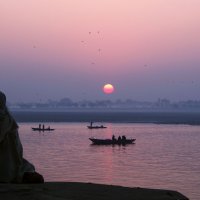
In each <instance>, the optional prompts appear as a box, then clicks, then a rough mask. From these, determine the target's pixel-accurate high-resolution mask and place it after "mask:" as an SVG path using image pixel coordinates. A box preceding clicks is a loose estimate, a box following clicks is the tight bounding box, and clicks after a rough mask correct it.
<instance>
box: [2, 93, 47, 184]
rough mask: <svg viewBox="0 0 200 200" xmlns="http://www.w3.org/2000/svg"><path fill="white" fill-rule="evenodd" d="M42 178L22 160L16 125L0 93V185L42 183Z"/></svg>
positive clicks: (30, 165)
mask: <svg viewBox="0 0 200 200" xmlns="http://www.w3.org/2000/svg"><path fill="white" fill-rule="evenodd" d="M43 182H44V179H43V176H42V175H40V174H39V173H37V172H36V171H35V167H34V166H33V164H31V163H30V162H28V161H27V160H26V159H24V158H23V147H22V144H21V141H20V138H19V134H18V125H17V123H16V122H15V120H14V118H13V117H12V116H11V114H10V113H9V111H8V109H7V106H6V96H5V94H4V93H3V92H1V91H0V183H43Z"/></svg>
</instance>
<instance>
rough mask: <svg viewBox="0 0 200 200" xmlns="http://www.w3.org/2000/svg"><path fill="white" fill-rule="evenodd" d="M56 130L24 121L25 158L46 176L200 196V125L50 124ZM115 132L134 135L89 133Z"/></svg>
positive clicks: (22, 133)
mask: <svg viewBox="0 0 200 200" xmlns="http://www.w3.org/2000/svg"><path fill="white" fill-rule="evenodd" d="M46 125H50V126H51V127H52V128H55V131H53V132H45V133H39V132H33V131H32V130H31V127H35V126H38V124H37V123H20V124H19V126H20V130H19V132H20V137H21V140H22V143H23V146H24V157H26V158H27V159H28V160H30V161H31V162H33V163H34V165H35V166H36V170H37V171H38V172H40V173H41V174H43V175H44V177H45V180H46V181H79V182H94V183H105V184H113V185H122V186H130V187H148V188H163V189H170V190H178V191H179V192H181V193H182V194H184V195H186V196H187V197H189V198H190V199H191V200H198V199H200V191H199V189H200V149H199V144H200V126H190V125H155V124H128V123H121V124H118V123H107V124H104V125H106V126H108V128H107V129H103V130H89V129H87V128H86V126H87V125H88V124H87V123H48V124H46ZM112 134H115V135H116V136H118V135H123V134H124V135H126V136H127V137H131V138H136V143H135V144H132V145H127V146H95V145H91V142H90V141H89V139H88V138H89V137H96V138H111V137H112Z"/></svg>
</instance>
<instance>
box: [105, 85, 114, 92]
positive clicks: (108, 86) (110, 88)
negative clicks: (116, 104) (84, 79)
mask: <svg viewBox="0 0 200 200" xmlns="http://www.w3.org/2000/svg"><path fill="white" fill-rule="evenodd" d="M103 92H104V93H105V94H112V93H113V92H114V87H113V85H111V84H106V85H104V86H103Z"/></svg>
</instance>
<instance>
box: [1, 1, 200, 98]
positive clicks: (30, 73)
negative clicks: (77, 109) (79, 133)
mask: <svg viewBox="0 0 200 200" xmlns="http://www.w3.org/2000/svg"><path fill="white" fill-rule="evenodd" d="M199 8H200V1H199V0H168V1H166V0H134V1H131V0H123V1H122V0H84V1H83V0H28V1H27V0H2V1H1V2H0V29H1V31H0V44H1V45H0V65H1V73H0V85H1V90H3V91H5V92H6V93H7V94H8V96H9V98H10V99H12V100H13V99H16V100H27V101H29V100H32V99H34V100H36V98H38V97H37V96H40V97H41V98H43V99H45V98H47V99H48V98H55V99H56V98H62V97H69V98H72V99H75V100H77V99H83V98H87V99H102V98H111V99H116V98H133V99H138V100H156V99H157V98H159V97H160V98H169V99H172V100H173V99H174V100H176V99H178V100H180V99H200V92H199V90H200V81H199V77H198V74H199V73H200V57H199V52H200V39H199V36H200V12H199ZM105 83H112V84H113V85H114V86H115V89H116V90H115V93H114V94H112V96H105V94H103V93H102V90H101V88H102V85H103V84H105ZM194 83H195V84H194ZM19 96H20V97H19Z"/></svg>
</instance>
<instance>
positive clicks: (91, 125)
mask: <svg viewBox="0 0 200 200" xmlns="http://www.w3.org/2000/svg"><path fill="white" fill-rule="evenodd" d="M93 123H94V122H90V125H89V126H87V127H88V128H89V129H98V128H107V127H106V126H103V125H101V126H93Z"/></svg>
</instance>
